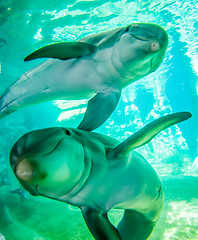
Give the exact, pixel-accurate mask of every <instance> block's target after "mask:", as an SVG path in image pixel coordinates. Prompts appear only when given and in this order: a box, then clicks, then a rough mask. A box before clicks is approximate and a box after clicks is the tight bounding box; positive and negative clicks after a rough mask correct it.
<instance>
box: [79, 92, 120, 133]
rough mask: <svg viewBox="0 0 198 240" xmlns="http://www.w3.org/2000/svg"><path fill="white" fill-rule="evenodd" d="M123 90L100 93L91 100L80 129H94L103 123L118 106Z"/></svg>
mask: <svg viewBox="0 0 198 240" xmlns="http://www.w3.org/2000/svg"><path fill="white" fill-rule="evenodd" d="M120 94H121V92H108V93H98V94H97V95H96V96H94V97H93V98H92V99H90V100H89V102H88V106H87V111H86V113H85V116H84V118H83V120H82V122H81V123H80V125H79V126H78V129H81V130H87V131H92V130H94V129H95V128H98V127H99V126H100V125H102V124H103V123H104V122H105V121H106V120H107V119H108V117H109V116H110V115H111V114H112V112H113V111H114V109H115V108H116V106H117V104H118V102H119V99H120Z"/></svg>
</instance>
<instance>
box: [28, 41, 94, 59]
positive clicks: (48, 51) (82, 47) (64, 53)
mask: <svg viewBox="0 0 198 240" xmlns="http://www.w3.org/2000/svg"><path fill="white" fill-rule="evenodd" d="M97 50H98V47H97V46H96V45H93V44H90V43H86V42H65V43H54V44H50V45H48V46H45V47H42V48H40V49H38V50H36V51H35V52H33V53H31V54H30V55H28V56H27V57H26V58H25V59H24V61H30V60H33V59H36V58H58V59H61V60H67V59H71V58H79V57H84V56H88V55H90V54H92V53H94V52H96V51H97Z"/></svg>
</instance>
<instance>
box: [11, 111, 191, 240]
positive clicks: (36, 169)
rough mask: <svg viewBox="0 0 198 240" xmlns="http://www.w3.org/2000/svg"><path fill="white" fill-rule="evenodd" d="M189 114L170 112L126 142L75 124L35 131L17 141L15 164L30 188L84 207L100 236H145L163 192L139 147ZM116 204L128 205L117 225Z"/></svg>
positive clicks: (131, 239)
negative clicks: (112, 216) (113, 214)
mask: <svg viewBox="0 0 198 240" xmlns="http://www.w3.org/2000/svg"><path fill="white" fill-rule="evenodd" d="M190 117H191V114H190V113H189V112H179V113H175V114H170V115H166V116H164V117H161V118H159V119H157V120H154V121H153V122H151V123H149V124H148V125H146V126H145V127H143V128H142V129H141V130H140V131H138V132H137V133H135V134H134V135H132V136H131V137H129V138H128V139H126V140H125V141H124V142H122V143H120V142H119V141H117V140H116V139H114V138H111V137H108V136H105V135H102V134H98V133H93V132H89V131H85V130H80V129H74V128H62V127H53V128H47V129H41V130H36V131H32V132H29V133H26V134H25V135H23V136H22V137H21V138H20V139H19V140H18V141H17V142H16V143H15V144H14V146H13V147H12V149H11V151H10V164H11V168H12V170H13V171H14V174H15V175H16V177H17V179H18V180H19V182H20V183H21V185H22V186H23V187H24V188H25V189H26V190H27V191H29V193H30V194H32V195H35V196H43V197H47V198H50V199H54V200H57V201H61V202H64V203H68V204H71V205H73V206H77V207H79V208H80V209H81V211H82V216H83V217H84V220H85V222H86V224H87V226H88V228H89V230H90V232H91V233H92V235H93V237H94V238H95V239H97V240H104V239H107V240H110V239H113V240H118V239H119V240H121V239H122V240H145V239H147V238H148V236H149V235H150V234H151V232H152V230H153V228H154V226H155V224H156V222H157V220H158V219H159V217H160V213H161V211H162V207H163V200H164V194H163V189H162V185H161V182H160V179H159V177H158V176H157V173H156V172H155V170H154V169H153V168H152V166H151V165H150V164H149V163H148V162H147V160H146V159H145V158H144V157H143V156H141V155H140V154H139V153H137V152H136V151H134V149H136V148H139V147H141V146H143V145H144V144H146V143H148V142H149V141H151V139H152V138H153V137H155V136H156V135H157V134H158V133H159V132H161V131H162V130H164V129H165V128H167V127H170V126H171V125H173V124H176V123H179V122H181V121H184V120H187V119H188V118H190ZM113 208H114V209H124V210H125V213H124V215H123V218H122V220H121V221H120V223H119V224H118V226H117V227H115V226H114V225H113V224H112V223H111V222H110V220H109V219H108V216H107V213H108V212H109V211H110V210H111V209H113ZM75 239H76V238H75Z"/></svg>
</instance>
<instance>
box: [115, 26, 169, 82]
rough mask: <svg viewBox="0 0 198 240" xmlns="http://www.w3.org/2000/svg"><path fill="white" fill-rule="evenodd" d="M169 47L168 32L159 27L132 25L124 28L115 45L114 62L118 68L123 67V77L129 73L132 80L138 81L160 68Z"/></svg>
mask: <svg viewBox="0 0 198 240" xmlns="http://www.w3.org/2000/svg"><path fill="white" fill-rule="evenodd" d="M167 47H168V35H167V32H166V31H165V30H164V29H163V28H162V27H160V26H159V25H157V24H151V23H136V24H132V25H129V26H127V27H125V28H123V31H122V33H121V35H120V37H119V39H118V40H117V42H116V43H115V47H114V57H113V61H114V63H115V65H116V66H122V68H123V75H124V74H125V75H126V73H129V75H130V74H131V75H132V76H133V77H132V80H137V79H139V78H141V77H144V76H146V75H148V74H149V73H151V72H153V71H155V70H156V69H157V68H158V67H159V65H160V64H161V62H162V61H163V59H164V56H165V53H166V50H167ZM118 59H119V60H118ZM118 61H119V62H118ZM129 78H131V76H130V77H129Z"/></svg>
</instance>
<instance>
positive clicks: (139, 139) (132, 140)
mask: <svg viewBox="0 0 198 240" xmlns="http://www.w3.org/2000/svg"><path fill="white" fill-rule="evenodd" d="M190 117H191V113H189V112H179V113H174V114H169V115H166V116H164V117H161V118H159V119H157V120H154V121H153V122H151V123H149V124H148V125H146V126H145V127H143V128H142V129H141V130H139V131H138V132H136V133H135V134H133V135H132V136H131V137H129V138H128V139H126V140H125V141H124V142H122V143H121V144H119V145H118V146H117V147H116V148H114V149H113V150H110V151H109V152H108V156H109V157H110V158H111V157H113V158H115V157H117V156H118V155H123V154H128V153H129V152H130V151H132V150H134V149H135V148H138V147H141V146H143V145H145V144H146V143H148V142H150V141H151V140H152V139H153V138H154V137H155V136H156V135H157V134H158V133H160V132H161V131H163V130H164V129H166V128H168V127H170V126H172V125H174V124H176V123H179V122H182V121H185V120H187V119H189V118H190Z"/></svg>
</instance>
